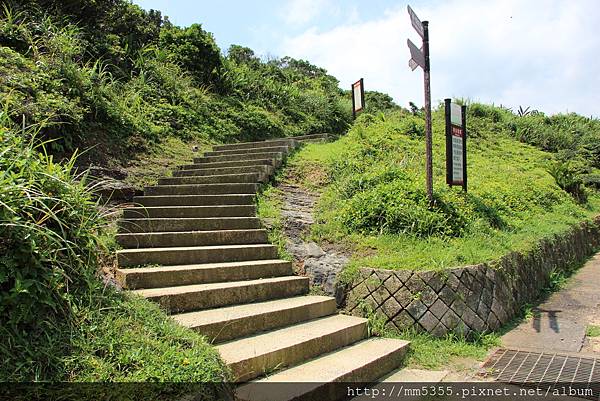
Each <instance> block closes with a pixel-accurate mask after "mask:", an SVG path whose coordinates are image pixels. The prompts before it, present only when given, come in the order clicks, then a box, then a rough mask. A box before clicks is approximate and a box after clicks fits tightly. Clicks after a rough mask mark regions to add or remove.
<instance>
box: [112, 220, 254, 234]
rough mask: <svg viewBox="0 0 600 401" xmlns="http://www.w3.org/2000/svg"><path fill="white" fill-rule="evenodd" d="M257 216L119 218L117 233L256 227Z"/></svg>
mask: <svg viewBox="0 0 600 401" xmlns="http://www.w3.org/2000/svg"><path fill="white" fill-rule="evenodd" d="M258 228H261V226H260V219H258V218H257V217H189V218H149V219H127V220H119V233H121V234H125V233H165V232H180V231H215V230H249V229H258Z"/></svg>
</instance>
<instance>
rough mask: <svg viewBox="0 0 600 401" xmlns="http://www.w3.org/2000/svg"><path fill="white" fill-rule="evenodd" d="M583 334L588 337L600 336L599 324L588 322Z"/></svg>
mask: <svg viewBox="0 0 600 401" xmlns="http://www.w3.org/2000/svg"><path fill="white" fill-rule="evenodd" d="M585 335H586V336H588V337H600V326H596V325H594V324H590V325H589V326H587V327H586V329H585Z"/></svg>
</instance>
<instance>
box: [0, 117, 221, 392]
mask: <svg viewBox="0 0 600 401" xmlns="http://www.w3.org/2000/svg"><path fill="white" fill-rule="evenodd" d="M6 117H7V115H6V114H5V113H3V112H2V111H1V110H0V183H1V184H2V185H0V199H2V201H1V203H2V207H0V254H1V255H2V256H1V257H0V284H1V287H2V291H0V312H2V313H0V337H2V338H3V339H4V340H5V341H3V342H2V343H1V344H0V360H1V361H2V363H1V364H0V381H3V382H29V381H46V382H48V381H49V382H134V383H135V382H177V383H182V385H181V386H178V387H179V389H178V390H177V391H178V392H180V393H186V391H188V390H189V388H187V387H186V386H185V385H183V383H192V384H193V383H213V385H209V386H205V387H204V388H203V389H202V391H198V397H199V398H198V399H204V400H211V399H214V398H215V397H216V392H217V391H219V390H220V389H223V388H225V385H224V384H223V383H225V382H227V381H228V380H229V379H230V374H229V371H228V369H227V367H226V366H225V364H224V363H223V361H222V360H221V359H220V356H219V354H218V352H217V350H216V349H215V348H214V347H212V345H211V344H210V343H209V342H208V341H207V339H206V338H205V337H203V336H200V335H198V334H197V333H195V332H193V331H191V330H189V329H186V328H184V327H181V326H179V325H177V324H176V323H175V322H174V321H172V320H171V319H170V318H169V317H168V316H167V314H166V313H165V312H164V311H162V310H161V309H160V308H159V307H158V306H157V305H156V304H153V303H151V302H149V301H147V300H145V299H142V298H139V297H137V296H134V295H132V294H130V293H123V292H117V291H116V290H115V289H114V288H113V287H112V286H107V285H106V284H105V283H104V282H103V281H102V278H103V276H102V273H101V272H102V270H104V269H105V268H107V267H110V266H106V264H107V263H108V264H110V260H111V259H110V258H107V256H108V255H111V256H112V255H114V253H113V251H114V247H115V242H114V237H113V236H112V235H111V233H112V232H111V231H110V230H107V228H106V227H107V219H106V216H105V215H104V214H103V213H101V212H100V211H99V209H100V208H99V206H100V205H99V204H98V201H97V200H94V197H93V195H92V193H91V192H90V188H89V187H87V186H86V184H85V180H82V179H81V177H80V176H77V175H76V173H75V172H74V171H75V169H74V165H75V161H76V159H75V158H72V159H71V160H70V161H69V162H68V163H66V164H61V163H56V162H55V161H54V160H53V158H52V157H51V156H49V155H48V154H47V153H46V151H45V148H44V147H43V146H42V145H40V144H38V143H37V142H36V140H35V134H36V132H35V128H33V127H32V128H28V129H25V130H23V131H22V129H21V128H20V127H15V126H14V125H13V124H11V123H10V121H9V120H8V119H7V118H6ZM155 390H156V389H148V391H155ZM194 390H198V388H194ZM174 395H176V394H174ZM148 396H151V394H148ZM150 398H152V397H150ZM119 399H127V398H126V397H125V398H123V397H119ZM129 399H148V397H145V395H144V394H137V395H136V396H135V397H132V398H129ZM167 399H168V398H167Z"/></svg>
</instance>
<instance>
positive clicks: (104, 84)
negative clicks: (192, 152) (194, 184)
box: [0, 0, 391, 164]
mask: <svg viewBox="0 0 600 401" xmlns="http://www.w3.org/2000/svg"><path fill="white" fill-rule="evenodd" d="M7 4H8V5H5V6H4V8H2V9H0V96H1V97H2V98H3V99H4V100H5V102H6V103H7V112H8V114H9V116H10V117H11V119H12V120H13V121H14V122H17V123H19V124H21V123H22V122H23V121H24V122H25V124H26V125H28V126H29V125H35V124H41V130H40V134H39V139H40V140H52V142H51V143H50V144H49V147H48V150H49V151H50V152H52V153H55V154H58V155H61V156H64V155H67V156H68V155H69V154H70V153H71V152H72V151H73V150H75V149H76V148H80V149H88V148H90V147H92V146H97V148H96V149H95V151H94V152H89V153H87V154H85V155H84V156H83V158H84V159H85V160H87V159H90V160H91V162H95V163H100V164H110V162H111V161H112V162H113V163H114V164H119V163H125V162H126V161H127V160H128V159H129V158H131V157H132V156H134V155H136V154H139V153H141V152H143V151H145V150H147V149H148V147H152V146H153V144H155V143H157V142H160V141H163V140H164V139H165V138H169V137H173V138H178V139H180V140H182V141H184V142H195V143H215V142H228V141H251V140H259V139H265V138H269V137H283V136H291V135H300V134H310V133H320V132H329V133H333V134H340V133H342V132H343V131H344V130H345V129H346V128H347V126H348V124H349V121H350V118H351V114H350V103H349V99H347V98H344V96H343V95H344V91H342V90H340V89H339V88H338V81H337V80H336V79H335V78H334V77H332V76H331V75H328V74H327V72H326V71H325V70H324V69H322V68H319V67H316V66H314V65H312V64H310V63H308V62H306V61H302V60H296V59H293V58H289V57H283V58H273V59H269V60H263V59H261V58H259V57H258V56H257V55H255V54H254V52H253V51H252V50H251V49H249V48H245V47H241V46H236V45H234V46H231V48H230V49H228V50H227V52H226V53H225V54H223V53H222V52H221V50H220V49H219V48H218V46H217V45H216V43H215V41H214V38H213V36H212V34H210V33H209V32H206V31H205V30H203V29H202V26H201V25H199V24H193V25H191V26H189V27H185V28H181V27H178V26H175V25H173V24H171V23H170V22H169V21H168V19H167V18H165V17H163V16H162V15H161V14H160V12H158V11H150V12H147V11H144V10H142V9H141V8H140V7H138V6H136V5H133V4H130V3H129V2H127V1H126V0H110V1H100V2H99V1H93V0H77V1H68V2H64V1H55V0H36V1H33V0H24V1H14V2H12V3H11V2H9V3H7ZM390 100H391V99H390ZM81 160H83V159H80V161H81Z"/></svg>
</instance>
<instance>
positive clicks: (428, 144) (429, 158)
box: [423, 21, 433, 205]
mask: <svg viewBox="0 0 600 401" xmlns="http://www.w3.org/2000/svg"><path fill="white" fill-rule="evenodd" d="M423 56H424V58H425V68H423V76H424V81H425V157H426V166H425V169H426V174H425V176H426V186H427V199H428V200H429V204H430V205H433V155H432V134H431V81H430V76H429V70H430V69H429V22H428V21H423Z"/></svg>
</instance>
